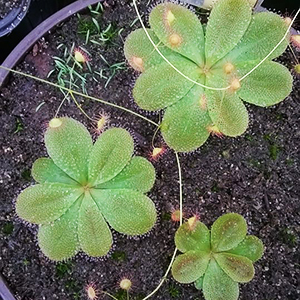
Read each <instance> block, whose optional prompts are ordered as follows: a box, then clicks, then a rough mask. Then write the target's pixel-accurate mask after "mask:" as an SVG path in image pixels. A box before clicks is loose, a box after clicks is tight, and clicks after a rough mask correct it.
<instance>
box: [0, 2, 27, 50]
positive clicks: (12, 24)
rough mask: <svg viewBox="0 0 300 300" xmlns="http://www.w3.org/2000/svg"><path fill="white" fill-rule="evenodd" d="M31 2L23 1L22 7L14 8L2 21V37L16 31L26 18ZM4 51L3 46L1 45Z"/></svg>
mask: <svg viewBox="0 0 300 300" xmlns="http://www.w3.org/2000/svg"><path fill="white" fill-rule="evenodd" d="M30 2H31V0H22V1H21V4H20V6H18V7H15V8H13V9H12V10H11V11H10V12H9V13H8V14H7V15H6V16H5V17H4V19H2V20H0V37H1V36H4V35H6V34H8V33H10V32H11V31H12V30H14V29H15V28H16V27H17V26H18V25H19V24H20V22H21V21H22V20H23V18H24V17H25V15H26V13H27V10H28V8H29V5H30ZM1 50H2V45H1Z"/></svg>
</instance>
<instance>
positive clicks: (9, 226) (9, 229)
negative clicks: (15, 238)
mask: <svg viewBox="0 0 300 300" xmlns="http://www.w3.org/2000/svg"><path fill="white" fill-rule="evenodd" d="M13 231H14V224H13V223H12V222H7V223H5V224H4V225H3V227H2V232H3V233H4V234H6V235H11V234H12V233H13Z"/></svg>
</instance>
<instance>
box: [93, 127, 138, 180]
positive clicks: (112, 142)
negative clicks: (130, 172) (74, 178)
mask: <svg viewBox="0 0 300 300" xmlns="http://www.w3.org/2000/svg"><path fill="white" fill-rule="evenodd" d="M132 153H133V139H132V137H131V135H130V134H129V132H128V131H126V130H125V129H121V128H112V129H110V130H107V131H105V132H104V133H102V134H101V135H100V137H99V138H98V140H97V141H96V143H95V144H94V146H93V148H92V151H91V153H90V159H89V184H90V185H91V186H95V185H98V184H100V183H103V182H107V181H109V180H111V179H112V178H114V177H115V176H116V175H117V174H119V173H120V172H121V171H122V169H123V168H124V167H125V166H126V165H127V163H128V162H129V160H130V158H131V156H132Z"/></svg>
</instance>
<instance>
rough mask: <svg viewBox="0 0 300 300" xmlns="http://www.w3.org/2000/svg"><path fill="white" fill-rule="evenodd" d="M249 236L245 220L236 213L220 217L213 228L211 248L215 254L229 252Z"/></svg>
mask: <svg viewBox="0 0 300 300" xmlns="http://www.w3.org/2000/svg"><path fill="white" fill-rule="evenodd" d="M246 234H247V224H246V221H245V219H244V218H243V217H242V216H241V215H239V214H235V213H229V214H225V215H223V216H221V217H219V218H218V219H217V220H216V221H215V222H214V224H213V225H212V228H211V246H212V250H213V251H214V252H220V251H227V250H230V249H232V248H234V247H236V246H237V245H238V244H239V243H240V242H241V241H242V240H243V239H244V238H245V236H246Z"/></svg>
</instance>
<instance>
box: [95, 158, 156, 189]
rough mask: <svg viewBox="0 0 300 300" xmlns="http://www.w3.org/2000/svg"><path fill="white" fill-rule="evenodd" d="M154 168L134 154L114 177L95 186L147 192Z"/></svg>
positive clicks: (153, 175) (150, 185)
mask: <svg viewBox="0 0 300 300" xmlns="http://www.w3.org/2000/svg"><path fill="white" fill-rule="evenodd" d="M154 181H155V169H154V167H153V165H152V164H151V163H150V162H149V161H148V160H147V159H145V158H143V157H141V156H135V157H133V158H132V160H131V161H130V163H129V164H128V165H127V166H126V167H125V168H124V169H123V170H122V171H121V173H119V174H118V175H117V176H116V177H114V178H113V179H111V180H110V181H107V182H105V183H102V184H99V185H98V186H96V188H97V189H132V190H137V191H140V192H142V193H147V192H148V191H149V190H150V189H151V188H152V187H153V184H154Z"/></svg>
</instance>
